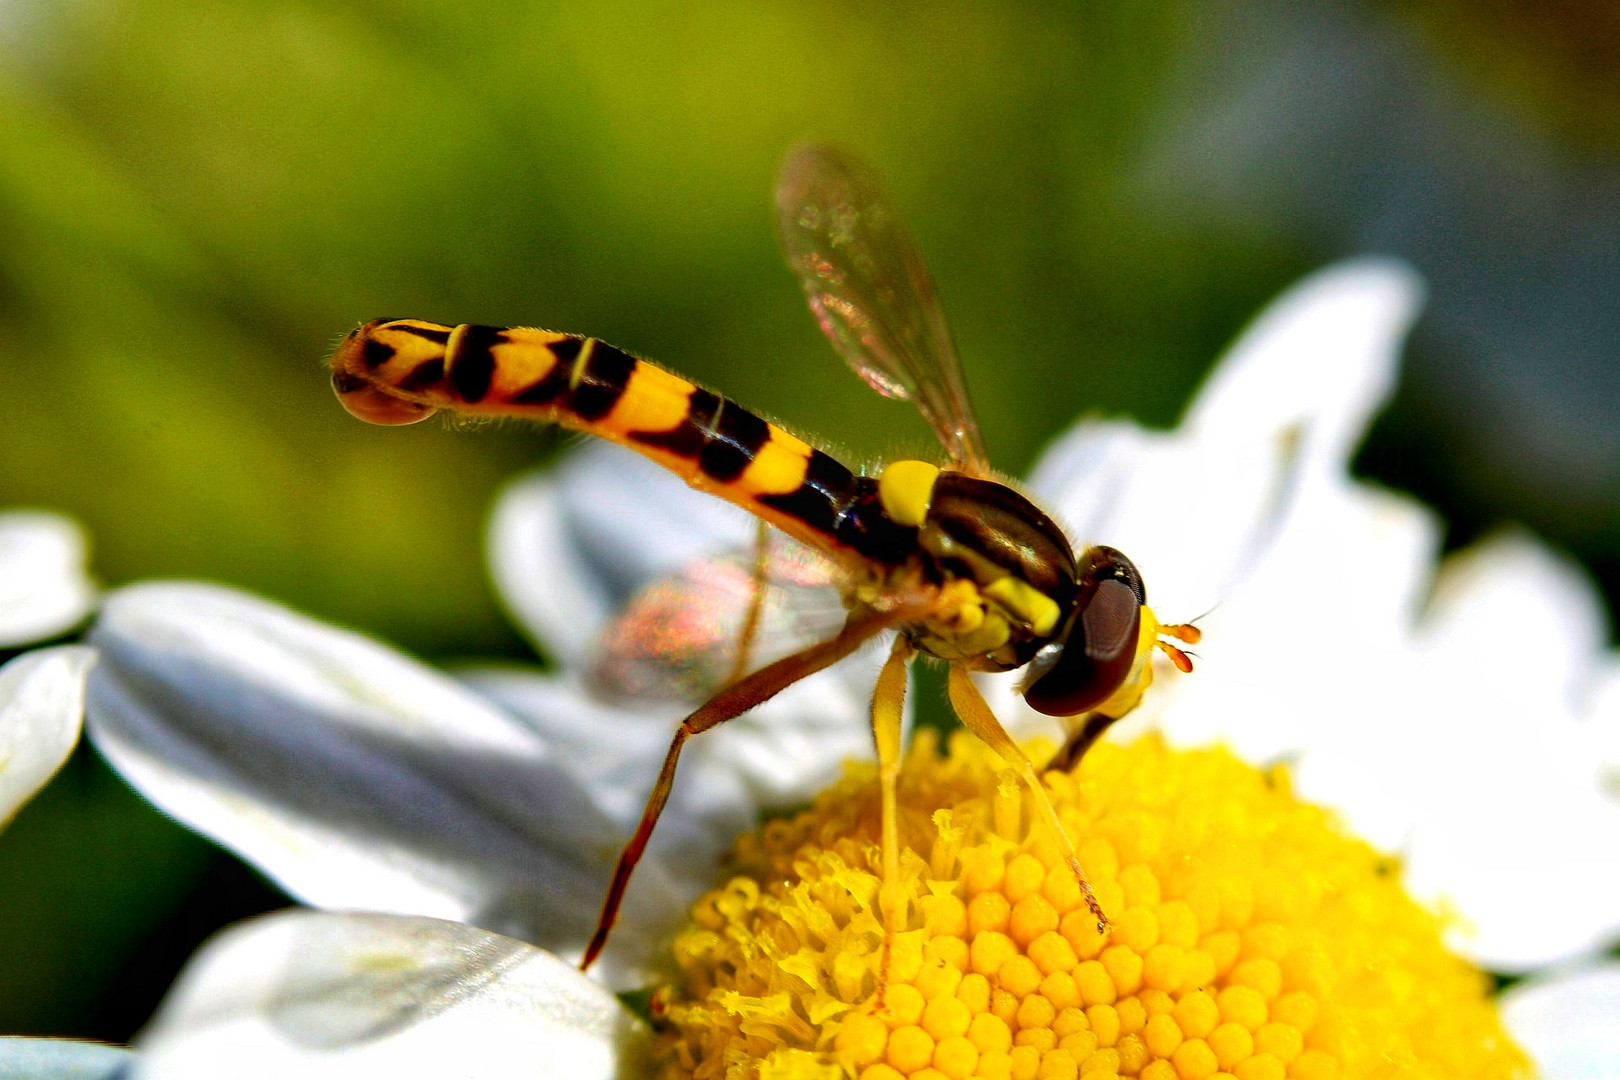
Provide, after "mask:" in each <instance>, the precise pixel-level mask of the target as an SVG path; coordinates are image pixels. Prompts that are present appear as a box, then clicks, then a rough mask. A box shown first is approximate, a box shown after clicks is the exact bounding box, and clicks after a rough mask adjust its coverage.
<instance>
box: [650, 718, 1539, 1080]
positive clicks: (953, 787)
mask: <svg viewBox="0 0 1620 1080" xmlns="http://www.w3.org/2000/svg"><path fill="white" fill-rule="evenodd" d="M938 750H939V747H938V745H937V742H936V741H935V740H934V739H932V738H930V737H929V733H926V732H924V733H922V736H921V737H919V738H918V739H917V740H916V741H915V743H914V746H913V748H912V750H911V751H910V752H909V754H908V757H907V761H906V764H905V769H904V770H903V781H902V784H901V789H900V817H901V838H902V841H903V843H904V844H905V853H904V856H903V858H902V860H901V868H900V879H901V880H900V883H899V889H900V892H901V893H902V894H903V895H904V896H905V898H906V901H907V903H906V922H905V926H906V929H905V930H904V931H903V932H902V933H900V934H899V935H897V936H896V938H895V939H894V940H893V941H892V942H891V943H890V946H889V950H888V955H887V958H886V961H885V957H884V950H883V926H884V917H883V913H882V911H881V910H880V909H879V907H878V903H879V889H880V885H881V880H880V876H881V865H882V863H881V855H880V853H879V843H878V838H879V836H880V832H879V828H880V824H879V813H878V801H877V794H876V786H875V784H874V783H873V782H872V779H871V777H870V770H869V769H860V768H852V770H851V772H850V775H849V776H847V777H846V778H845V779H844V780H843V781H842V782H840V783H839V784H837V785H835V786H834V787H833V788H831V789H830V790H828V791H827V792H825V793H823V795H822V796H821V797H819V798H818V799H817V800H816V802H815V804H814V805H813V806H812V807H811V808H810V809H809V810H806V811H804V812H803V813H801V814H799V815H797V816H795V817H793V818H791V819H787V820H779V821H773V822H770V823H768V824H767V825H766V826H765V827H764V828H763V829H762V830H761V831H760V832H759V833H756V834H751V835H749V836H747V837H745V838H743V840H742V841H741V842H740V843H739V846H738V852H737V860H736V862H735V864H734V865H733V867H732V869H733V876H732V877H731V878H730V880H729V881H728V882H727V883H726V884H724V885H723V886H721V887H720V888H718V889H715V890H713V891H712V892H710V893H709V894H707V895H706V896H705V897H704V898H703V899H702V900H700V901H699V903H698V904H697V905H696V906H695V907H694V909H693V923H692V925H691V927H690V928H689V929H687V930H686V931H685V932H683V933H682V934H681V935H680V936H679V937H678V938H677V939H676V942H675V959H676V962H677V964H678V966H679V968H680V977H679V979H678V980H677V982H676V983H675V984H673V985H672V986H670V987H667V988H666V989H665V990H663V991H661V992H660V994H659V995H658V997H657V999H656V1002H655V1004H656V1006H657V1009H658V1011H659V1013H660V1014H661V1016H662V1017H663V1019H664V1021H665V1023H666V1034H665V1036H664V1050H665V1055H664V1058H663V1070H664V1075H665V1076H667V1077H678V1076H696V1077H753V1076H757V1077H761V1078H766V1077H770V1078H790V1077H793V1078H798V1077H802V1078H812V1077H814V1078H823V1077H825V1078H827V1080H832V1078H836V1077H858V1078H859V1080H898V1078H902V1077H912V1078H916V1080H966V1078H969V1077H984V1078H987V1080H989V1078H1006V1080H1013V1078H1017V1080H1054V1078H1065V1077H1073V1078H1078V1077H1082V1076H1084V1077H1095V1078H1098V1080H1101V1078H1103V1077H1107V1076H1140V1077H1143V1078H1146V1080H1172V1078H1181V1080H1203V1078H1208V1077H1227V1076H1235V1077H1239V1078H1241V1080H1272V1078H1275V1080H1282V1078H1283V1077H1298V1078H1317V1077H1321V1078H1331V1077H1341V1076H1342V1077H1350V1076H1363V1075H1372V1074H1377V1075H1380V1076H1382V1075H1391V1076H1396V1075H1399V1076H1414V1077H1421V1076H1431V1075H1432V1076H1471V1077H1491V1076H1502V1077H1507V1076H1517V1075H1521V1074H1523V1073H1524V1072H1526V1071H1527V1066H1526V1064H1525V1061H1524V1058H1523V1056H1522V1055H1521V1054H1520V1053H1519V1051H1518V1050H1517V1049H1516V1048H1515V1047H1514V1046H1513V1045H1512V1043H1511V1042H1510V1041H1509V1040H1508V1039H1507V1038H1506V1036H1505V1035H1504V1034H1503V1032H1502V1029H1501V1026H1500V1023H1499V1021H1498V1019H1497V1016H1496V1012H1495V1009H1494V1006H1493V1005H1492V1003H1491V1001H1490V998H1489V996H1488V991H1489V981H1488V979H1487V977H1486V976H1484V975H1483V974H1482V973H1480V972H1479V971H1477V970H1475V969H1473V968H1471V967H1470V966H1468V965H1467V964H1465V963H1464V962H1463V961H1461V960H1459V959H1458V958H1456V957H1455V956H1453V955H1452V954H1451V953H1449V952H1447V951H1446V950H1445V948H1444V947H1443V946H1442V944H1441V939H1440V931H1441V928H1442V925H1441V922H1440V920H1439V919H1438V918H1437V917H1436V916H1435V915H1434V914H1432V913H1430V912H1428V911H1426V910H1424V909H1423V908H1421V907H1420V906H1419V905H1417V904H1416V903H1415V902H1413V901H1412V900H1411V899H1410V898H1409V897H1408V896H1407V895H1406V894H1405V892H1404V891H1403V890H1402V888H1401V885H1400V881H1399V874H1398V868H1397V867H1395V866H1394V865H1393V864H1392V863H1391V862H1390V861H1389V860H1388V859H1386V858H1384V857H1382V856H1380V855H1379V854H1378V853H1377V852H1375V851H1373V850H1372V849H1371V848H1370V847H1368V846H1367V845H1365V844H1363V843H1361V842H1359V841H1357V840H1354V839H1352V838H1349V837H1347V836H1345V835H1344V834H1343V832H1342V831H1341V830H1340V829H1339V828H1338V827H1337V826H1336V824H1335V823H1334V822H1333V820H1332V819H1331V817H1330V816H1329V815H1328V814H1327V813H1326V812H1325V811H1322V810H1320V809H1318V808H1315V807H1313V806H1310V805H1308V804H1305V803H1302V802H1300V801H1299V800H1297V799H1296V798H1294V797H1293V795H1292V794H1291V792H1290V791H1289V789H1288V779H1287V775H1286V773H1285V772H1284V771H1282V770H1280V769H1277V770H1272V771H1270V772H1267V773H1261V772H1258V771H1256V770H1254V769H1253V768H1251V767H1249V766H1247V765H1244V764H1243V763H1241V762H1239V761H1238V760H1237V759H1236V758H1234V757H1233V756H1232V755H1230V754H1229V753H1226V752H1224V751H1218V750H1216V751H1201V752H1177V751H1171V750H1169V749H1167V748H1166V747H1165V746H1164V745H1163V744H1162V743H1160V742H1159V741H1157V740H1153V739H1147V740H1143V741H1141V742H1138V743H1136V744H1134V745H1132V746H1129V747H1119V746H1115V745H1112V744H1104V745H1102V746H1099V747H1097V748H1096V749H1095V750H1093V751H1092V753H1091V754H1089V755H1087V757H1086V759H1085V760H1084V762H1083V763H1082V764H1081V765H1080V767H1079V768H1078V769H1077V770H1076V772H1075V773H1074V774H1072V775H1071V774H1064V773H1049V774H1047V776H1046V783H1047V786H1048V789H1049V793H1050V796H1051V799H1052V801H1053V803H1054V804H1055V805H1056V806H1057V808H1058V812H1059V817H1060V820H1061V821H1062V823H1063V826H1064V829H1065V831H1067V832H1068V833H1069V834H1070V836H1072V837H1073V838H1074V839H1075V841H1076V844H1077V847H1078V849H1079V853H1080V856H1081V860H1082V862H1083V863H1084V865H1085V868H1086V872H1087V874H1088V875H1089V876H1090V877H1091V880H1092V882H1093V884H1094V885H1095V887H1096V892H1097V894H1098V898H1099V899H1100V900H1101V902H1102V905H1103V907H1104V909H1105V910H1106V911H1108V913H1109V914H1110V916H1111V918H1112V920H1113V926H1112V928H1111V929H1110V930H1109V931H1108V933H1107V934H1106V935H1103V934H1099V933H1098V931H1097V921H1096V919H1095V918H1094V917H1093V916H1092V915H1091V913H1090V912H1089V911H1088V910H1087V908H1086V905H1085V903H1084V899H1083V897H1082V895H1081V892H1080V889H1079V886H1078V884H1077V882H1076V881H1075V878H1074V875H1073V873H1072V872H1071V870H1070V869H1069V867H1068V865H1067V863H1066V860H1065V856H1064V847H1063V845H1062V844H1061V843H1060V842H1059V841H1058V839H1057V838H1056V837H1055V836H1054V835H1053V834H1052V832H1051V830H1050V829H1049V828H1048V827H1047V826H1046V825H1045V824H1043V823H1042V821H1041V820H1040V817H1039V815H1038V814H1036V813H1035V812H1033V807H1032V806H1031V805H1030V803H1031V800H1030V797H1029V796H1028V795H1027V793H1026V792H1025V791H1024V790H1023V789H1022V788H1021V786H1020V785H1019V784H1018V783H1017V781H1016V779H1015V777H1014V776H1013V775H1012V774H1011V773H1010V772H1007V771H1006V770H1005V769H1004V768H1003V767H1002V765H1001V762H1000V759H999V758H997V757H996V756H995V755H994V754H992V753H990V752H989V751H988V750H987V749H985V748H984V747H983V746H982V745H981V744H979V743H978V742H977V740H973V739H971V738H968V737H965V736H964V737H959V738H954V739H952V740H951V741H950V743H949V747H948V752H947V753H946V754H945V755H944V756H943V757H941V756H939V754H938ZM885 963H886V966H887V982H886V984H884V985H881V986H880V982H881V981H882V972H883V969H884V967H885ZM1380 1070H1382V1071H1380Z"/></svg>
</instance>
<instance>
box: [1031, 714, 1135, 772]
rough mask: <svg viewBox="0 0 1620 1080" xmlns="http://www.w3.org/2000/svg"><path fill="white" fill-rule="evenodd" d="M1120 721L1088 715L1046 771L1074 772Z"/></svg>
mask: <svg viewBox="0 0 1620 1080" xmlns="http://www.w3.org/2000/svg"><path fill="white" fill-rule="evenodd" d="M1118 719H1119V717H1117V716H1109V715H1108V714H1107V713H1101V712H1088V713H1086V715H1085V716H1084V717H1083V718H1082V720H1081V723H1080V727H1079V728H1078V729H1076V730H1075V732H1074V733H1073V734H1071V735H1070V736H1069V741H1068V742H1066V743H1064V744H1063V747H1062V749H1060V750H1059V751H1058V752H1057V754H1056V755H1055V756H1054V757H1053V758H1052V760H1051V761H1048V762H1047V763H1046V769H1047V770H1051V769H1056V770H1057V771H1058V772H1072V771H1073V770H1074V767H1075V766H1076V765H1078V764H1080V759H1081V758H1083V757H1085V756H1086V751H1087V750H1090V749H1091V748H1092V746H1093V745H1094V744H1095V743H1096V742H1097V740H1098V739H1100V738H1102V733H1103V732H1105V731H1107V730H1108V729H1109V728H1110V727H1111V726H1113V724H1114V721H1116V720H1118Z"/></svg>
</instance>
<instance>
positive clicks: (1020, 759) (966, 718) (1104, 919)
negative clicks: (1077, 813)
mask: <svg viewBox="0 0 1620 1080" xmlns="http://www.w3.org/2000/svg"><path fill="white" fill-rule="evenodd" d="M947 686H948V688H949V689H950V694H951V706H952V707H953V708H954V709H955V710H956V715H957V716H960V717H961V718H962V723H963V725H964V726H966V728H967V729H968V730H969V731H971V732H973V734H975V735H977V736H978V737H979V738H981V739H983V740H984V741H985V742H986V743H987V744H989V746H990V749H992V750H994V751H995V752H996V753H997V754H1000V755H1001V759H1002V760H1003V761H1005V762H1006V763H1007V764H1008V765H1010V766H1011V767H1012V768H1013V769H1014V770H1016V771H1017V773H1018V775H1019V776H1020V777H1022V778H1023V781H1024V783H1025V784H1026V785H1027V786H1028V787H1029V790H1030V793H1031V794H1032V795H1034V796H1035V805H1036V806H1038V807H1039V808H1040V811H1041V816H1042V817H1043V818H1045V819H1046V823H1047V824H1048V825H1049V826H1051V828H1052V831H1053V832H1054V833H1056V834H1057V838H1058V842H1059V843H1061V844H1062V845H1063V848H1064V852H1065V854H1066V855H1067V857H1068V863H1069V868H1070V869H1072V870H1073V871H1074V877H1075V880H1076V881H1078V882H1079V883H1080V892H1081V893H1082V894H1083V895H1084V896H1085V898H1086V906H1087V907H1088V908H1090V909H1091V913H1092V914H1093V915H1095V916H1096V917H1097V933H1099V934H1101V933H1106V932H1107V930H1108V916H1107V915H1105V914H1103V909H1102V905H1101V904H1099V903H1097V894H1096V893H1094V892H1092V891H1091V882H1089V881H1087V880H1086V872H1085V871H1084V870H1082V869H1081V868H1080V856H1079V855H1077V854H1075V851H1074V844H1073V842H1072V841H1070V840H1069V834H1068V833H1066V832H1065V831H1064V830H1063V823H1062V822H1060V821H1059V820H1058V816H1057V811H1056V810H1055V809H1053V808H1052V800H1051V799H1049V798H1048V797H1047V795H1046V789H1045V788H1044V787H1042V786H1041V778H1040V777H1039V776H1038V775H1036V773H1035V766H1034V765H1033V764H1031V763H1030V760H1029V758H1028V757H1027V756H1026V755H1025V754H1024V752H1023V751H1022V750H1020V749H1019V748H1018V744H1017V743H1015V742H1013V740H1012V736H1011V735H1008V734H1007V729H1006V728H1004V727H1002V726H1001V721H1000V720H997V719H996V714H995V713H993V712H991V711H990V705H989V703H987V702H986V701H985V700H984V695H983V694H981V693H979V688H978V687H977V686H974V685H973V678H972V676H970V675H969V674H968V672H967V669H966V668H964V667H960V666H958V665H956V664H952V665H951V674H950V679H949V681H948V683H947Z"/></svg>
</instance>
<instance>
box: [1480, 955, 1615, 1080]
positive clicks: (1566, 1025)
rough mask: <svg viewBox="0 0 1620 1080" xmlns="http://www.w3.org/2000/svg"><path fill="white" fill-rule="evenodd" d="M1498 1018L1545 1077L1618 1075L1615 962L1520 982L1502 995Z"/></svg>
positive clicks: (1606, 1079)
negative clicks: (1500, 1015) (1499, 1017)
mask: <svg viewBox="0 0 1620 1080" xmlns="http://www.w3.org/2000/svg"><path fill="white" fill-rule="evenodd" d="M1502 1022H1503V1024H1504V1025H1505V1026H1506V1027H1507V1029H1508V1034H1510V1035H1512V1036H1513V1038H1514V1039H1515V1040H1517V1042H1518V1043H1519V1045H1520V1046H1522V1047H1524V1049H1525V1050H1526V1051H1528V1052H1529V1054H1530V1057H1531V1059H1532V1060H1534V1061H1535V1063H1536V1066H1537V1067H1538V1068H1539V1069H1540V1075H1541V1076H1542V1077H1543V1078H1544V1080H1613V1077H1616V1076H1620V1027H1617V1026H1616V1025H1617V1024H1620V964H1613V963H1610V964H1604V965H1602V966H1600V967H1594V968H1589V969H1587V970H1584V971H1572V972H1567V973H1562V974H1555V975H1552V976H1550V977H1543V978H1538V979H1536V980H1534V981H1532V982H1526V983H1521V984H1519V985H1518V986H1515V987H1512V988H1511V989H1509V990H1508V991H1507V992H1506V993H1504V994H1503V995H1502Z"/></svg>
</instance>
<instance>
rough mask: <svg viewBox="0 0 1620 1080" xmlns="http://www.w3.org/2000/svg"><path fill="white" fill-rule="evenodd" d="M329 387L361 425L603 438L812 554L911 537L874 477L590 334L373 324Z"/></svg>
mask: <svg viewBox="0 0 1620 1080" xmlns="http://www.w3.org/2000/svg"><path fill="white" fill-rule="evenodd" d="M332 385H333V387H334V388H335V389H336V390H337V393H338V398H339V399H340V400H341V401H342V402H343V404H344V405H345V407H347V408H348V410H349V411H350V412H352V413H353V414H354V415H356V416H358V417H360V418H361V419H363V420H369V421H371V422H372V423H380V424H405V423H414V422H415V421H417V420H422V419H425V418H426V417H428V416H431V415H432V414H433V413H434V412H435V411H436V410H438V409H451V410H454V411H456V412H462V413H467V414H471V415H478V416H519V417H527V418H531V419H535V420H544V421H548V422H551V423H557V424H562V425H563V426H565V427H570V428H574V429H576V430H579V431H584V432H587V433H589V434H591V435H597V436H600V437H602V438H604V439H611V440H612V441H613V442H616V443H619V444H620V445H622V446H627V447H629V448H630V449H632V450H635V451H637V452H638V453H641V454H644V455H646V456H647V457H649V458H651V459H652V460H654V461H656V462H658V463H659V464H660V465H663V466H664V467H665V468H667V469H669V470H670V471H672V472H674V473H676V474H678V475H679V476H680V477H682V478H683V479H684V480H686V482H687V483H689V484H691V485H692V486H693V487H695V488H698V489H699V490H702V491H707V492H711V493H713V494H715V495H719V496H720V497H722V498H724V499H727V500H730V501H731V502H733V503H736V504H738V505H739V506H741V507H743V508H744V509H745V510H748V511H749V512H750V513H753V514H755V515H757V516H759V517H761V518H763V519H765V520H766V521H767V522H769V523H770V524H772V525H774V526H776V527H777V528H779V529H781V530H782V531H783V532H786V533H787V534H788V535H790V536H792V537H794V538H795V539H798V540H801V541H804V542H805V543H809V544H813V545H815V546H816V547H819V548H822V549H825V550H832V551H834V552H836V551H837V550H838V549H847V550H853V551H855V552H857V553H859V554H861V555H863V556H866V557H867V558H875V559H879V560H881V561H884V562H894V561H899V560H900V559H903V558H904V557H905V555H906V553H907V552H909V551H910V550H911V549H912V547H913V544H914V533H915V530H905V529H902V528H901V527H900V526H896V525H893V524H892V523H890V522H889V521H888V520H887V518H886V517H885V516H884V515H882V513H881V511H880V510H879V509H878V506H877V495H876V484H875V481H873V480H870V479H868V478H866V477H860V476H856V475H855V474H853V473H852V472H850V470H849V469H847V468H845V467H844V466H843V465H841V464H839V463H838V462H837V461H835V460H834V459H833V458H832V457H830V456H829V455H827V454H825V453H823V452H822V451H820V450H817V449H815V448H814V447H812V446H810V445H809V444H808V443H806V442H804V440H802V439H800V438H798V437H797V436H795V435H792V434H790V433H789V432H787V431H784V430H783V429H782V428H780V427H777V426H776V425H775V424H772V423H770V422H769V421H767V420H764V419H762V418H760V417H759V416H758V415H756V414H754V413H752V412H750V411H749V410H747V409H745V408H743V407H742V406H740V405H738V404H737V403H736V402H733V401H731V400H729V399H727V398H724V397H721V396H720V395H719V394H715V393H712V392H710V391H708V390H704V389H703V388H701V387H699V386H696V385H694V384H693V383H690V382H688V381H686V380H685V379H683V378H681V377H680V376H678V375H675V374H672V373H671V372H668V371H665V370H664V369H663V368H661V367H658V366H657V365H656V364H652V363H649V362H648V361H646V360H640V359H637V358H636V357H633V356H630V355H628V354H626V353H624V352H621V351H619V350H618V349H616V348H614V347H613V346H611V345H609V344H607V343H606V342H602V341H598V340H596V339H595V338H588V337H579V336H576V335H572V334H557V333H552V332H551V331H547V330H532V329H527V328H523V327H511V328H503V327H495V326H476V325H470V324H463V325H461V326H456V327H449V326H439V325H437V324H434V323H426V322H419V321H417V320H414V319H391V320H377V321H375V322H370V323H367V324H366V325H364V326H362V327H360V328H359V329H357V330H355V331H354V332H352V333H351V334H349V336H348V337H347V338H345V339H344V340H343V344H341V345H339V346H338V350H337V352H336V353H335V354H334V355H333V357H332ZM908 532H909V533H911V534H913V535H912V536H908V535H905V534H906V533H908Z"/></svg>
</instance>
